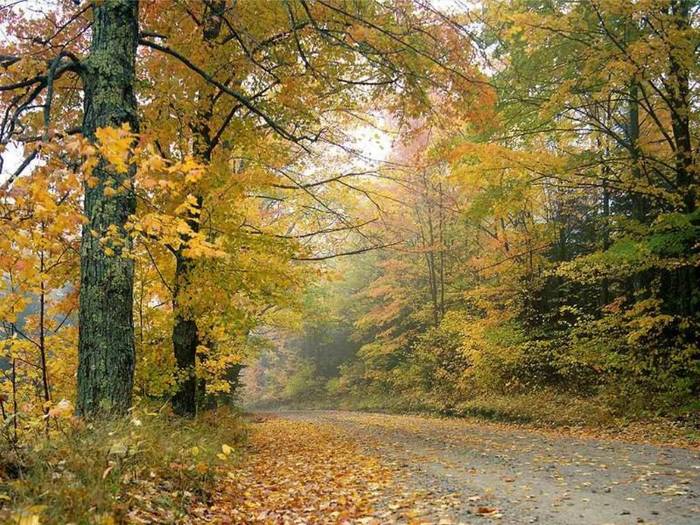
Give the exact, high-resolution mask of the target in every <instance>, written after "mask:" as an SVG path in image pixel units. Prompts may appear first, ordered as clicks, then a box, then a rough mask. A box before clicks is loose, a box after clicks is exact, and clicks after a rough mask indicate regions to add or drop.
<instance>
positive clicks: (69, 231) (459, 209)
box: [0, 0, 700, 523]
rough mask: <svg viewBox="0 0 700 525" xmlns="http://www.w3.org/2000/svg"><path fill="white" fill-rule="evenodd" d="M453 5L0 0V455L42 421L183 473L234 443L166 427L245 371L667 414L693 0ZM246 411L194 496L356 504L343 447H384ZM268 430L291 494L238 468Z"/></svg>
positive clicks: (693, 253) (684, 368) (130, 470)
mask: <svg viewBox="0 0 700 525" xmlns="http://www.w3.org/2000/svg"><path fill="white" fill-rule="evenodd" d="M477 4H478V5H474V6H471V5H469V6H467V5H462V3H460V2H456V3H455V4H454V5H452V4H450V5H445V6H442V5H441V3H433V2H429V1H426V0H405V1H404V0H402V1H396V2H379V1H374V0H371V1H370V0H368V1H362V2H356V1H351V0H288V1H287V0H285V1H282V0H280V1H276V2H269V1H267V0H238V1H228V0H202V1H190V0H176V1H166V0H144V1H141V2H139V1H138V0H99V1H97V0H96V1H93V2H75V1H73V0H50V1H48V0H47V1H45V2H30V1H23V0H18V1H16V2H10V3H7V5H3V6H2V7H0V31H2V34H3V42H2V44H1V45H0V73H1V78H0V173H1V174H2V175H1V177H2V178H1V179H0V279H1V280H2V289H1V290H0V326H1V327H2V332H0V416H1V417H2V425H1V426H0V440H1V441H0V452H3V454H4V451H5V450H7V454H6V455H7V457H11V458H12V459H11V460H7V461H5V460H4V459H3V458H2V457H0V477H2V476H3V473H4V472H6V471H7V472H9V471H11V470H12V469H19V470H21V469H23V468H25V467H26V468H29V467H27V466H28V465H31V461H30V460H29V459H28V456H29V455H30V454H29V453H28V452H27V451H31V450H32V448H31V445H30V444H31V443H33V442H37V443H40V445H38V446H37V448H36V450H37V451H39V452H41V453H42V454H43V453H44V451H42V449H41V447H43V446H44V445H43V444H44V443H52V441H51V440H55V443H56V445H55V449H54V448H52V447H53V445H47V448H46V450H64V451H66V452H65V453H66V454H68V455H70V463H71V465H72V467H71V468H74V469H76V470H79V471H81V472H85V473H86V474H85V479H87V480H93V481H94V480H98V479H101V480H102V481H103V482H105V483H104V484H105V486H108V487H111V488H110V489H109V490H114V491H115V492H114V493H122V494H129V498H132V496H133V494H132V493H133V490H132V489H129V488H128V487H127V485H128V484H129V483H130V482H131V480H132V479H133V480H138V481H139V482H143V483H144V485H145V486H148V487H149V490H151V491H152V493H153V494H152V495H155V494H158V491H159V489H158V488H157V485H158V483H159V481H158V480H160V479H162V480H163V481H164V483H172V482H173V481H172V479H174V478H177V479H179V482H178V483H180V484H183V483H185V484H186V483H191V484H194V485H197V486H201V487H202V491H203V492H204V491H205V490H208V489H205V488H204V487H208V486H209V485H207V484H208V483H210V482H211V481H212V480H213V479H216V476H217V475H219V474H215V473H214V471H215V470H216V469H217V468H223V467H221V465H225V464H226V463H227V462H228V461H229V459H231V458H230V456H231V455H232V452H233V450H234V449H233V448H231V447H230V446H229V445H228V444H225V443H224V444H225V447H223V448H222V447H221V444H214V445H212V443H210V442H209V441H207V440H204V441H206V443H204V441H202V442H201V443H200V441H198V440H199V437H198V436H197V435H196V434H206V433H207V431H206V430H203V429H205V428H206V426H207V425H214V423H215V421H214V419H215V418H216V417H218V416H217V414H221V415H222V417H224V418H225V419H226V425H229V426H230V427H231V428H232V426H235V425H234V424H233V423H232V422H231V421H230V420H229V418H228V417H227V416H226V415H227V414H229V412H228V409H227V408H226V407H224V406H222V405H231V404H235V403H236V401H237V396H238V394H239V388H240V386H241V384H242V383H245V384H246V386H247V394H248V396H249V398H251V399H252V400H253V401H255V402H258V403H261V404H265V405H270V404H280V403H282V404H290V403H293V404H299V405H305V406H308V405H310V404H315V405H318V406H331V405H332V406H337V405H346V406H352V407H360V408H367V407H371V408H382V409H384V408H394V409H411V410H415V409H418V410H426V411H430V412H439V413H455V414H471V413H477V414H487V415H496V416H501V417H512V418H516V419H530V420H537V421H545V422H555V423H565V424H567V425H568V424H600V423H601V422H608V421H611V420H613V419H615V418H620V419H622V420H626V419H627V418H637V419H640V420H643V419H644V418H646V417H648V416H649V414H655V415H661V416H663V417H666V418H676V419H679V420H682V421H693V420H694V418H697V409H698V406H697V396H698V394H700V350H699V349H698V343H697V339H698V338H697V334H698V326H699V325H700V319H699V318H698V301H699V300H700V289H698V284H697V283H698V263H699V260H700V259H699V257H698V254H699V250H698V246H699V235H698V233H699V231H700V215H699V212H698V210H697V192H698V180H697V178H698V154H699V153H698V152H699V151H700V150H699V146H698V144H700V142H699V140H700V139H699V137H698V129H700V127H699V122H700V121H699V120H698V116H699V115H698V111H699V110H700V105H699V104H698V89H699V87H700V83H699V82H698V79H699V75H700V69H699V67H700V66H699V64H700V60H699V59H698V58H699V57H698V52H699V50H700V45H699V42H700V25H699V23H698V20H699V18H698V13H699V7H698V3H697V2H695V1H693V0H638V1H635V2H628V1H622V0H593V1H589V2H570V1H568V0H551V1H548V2H541V1H534V0H508V1H505V0H484V1H483V2H479V3H477ZM377 144H384V145H386V148H387V149H388V151H387V152H382V151H379V150H380V149H381V148H380V147H379V146H378V145H377ZM375 157H379V158H375ZM156 405H157V406H156ZM168 405H170V406H171V408H172V411H170V410H166V407H167V406H168ZM73 407H75V409H74V408H73ZM153 407H156V408H153ZM581 407H584V408H583V409H582V408H581ZM73 412H75V414H76V415H77V416H81V417H83V418H84V420H81V419H80V418H73V417H71V416H72V414H73ZM208 412H209V414H208ZM198 413H200V414H199V415H198ZM113 415H118V416H120V417H121V418H116V419H113V420H112V419H111V418H106V417H105V416H113ZM173 415H176V416H187V418H190V419H189V420H188V419H182V421H183V423H182V425H184V427H183V428H184V429H183V433H182V441H183V444H182V446H179V445H178V444H168V446H164V445H163V442H162V441H161V440H162V439H164V438H163V436H161V435H160V434H163V433H165V434H167V433H168V432H170V431H171V430H172V428H174V427H177V425H179V424H180V423H178V422H177V421H178V420H177V419H172V418H173ZM207 418H210V419H207ZM100 419H102V420H101V421H100ZM108 419H109V421H107V420H108ZM85 420H87V421H85ZM144 420H146V421H147V424H146V425H145V427H146V428H144ZM86 425H87V426H86ZM262 428H263V429H270V430H269V431H270V432H271V433H272V434H274V435H272V436H266V435H265V430H263V431H259V432H257V433H254V434H253V438H252V442H253V443H255V446H257V447H259V448H260V449H261V450H262V451H263V455H261V456H259V457H257V458H254V459H252V460H251V461H249V462H248V463H242V465H243V466H242V467H241V469H242V470H240V471H239V472H238V473H237V474H235V475H231V476H229V483H230V486H228V488H227V489H226V490H225V491H223V492H222V493H220V494H218V496H220V498H219V500H217V501H220V502H221V505H222V506H223V507H226V506H227V505H229V504H231V502H232V501H234V500H235V501H237V502H239V503H240V505H239V506H238V508H239V511H240V512H241V513H243V514H244V515H242V516H241V515H236V518H237V519H240V520H242V521H243V522H245V520H246V519H249V517H250V515H252V514H255V516H257V517H256V519H259V521H265V520H266V519H270V520H272V519H276V518H278V517H279V516H282V515H286V514H285V513H290V512H293V513H296V514H295V515H297V514H298V515H301V514H303V513H305V512H306V510H304V509H305V508H307V504H308V508H312V507H313V506H314V505H315V503H316V502H319V501H323V505H324V509H325V510H326V511H327V512H326V514H327V515H330V514H333V516H334V518H337V519H338V520H340V519H344V517H347V518H348V519H350V517H352V518H358V517H359V516H364V515H369V514H371V513H372V512H373V511H372V509H370V507H371V505H370V503H374V502H375V500H376V496H377V493H376V492H377V491H375V490H370V491H369V492H367V491H366V490H364V489H366V487H364V488H363V487H362V485H363V483H364V481H362V480H360V477H355V476H354V475H346V474H347V472H345V471H344V470H343V469H344V468H345V467H344V466H343V465H344V464H345V463H353V462H356V463H358V465H361V468H360V469H359V470H360V471H361V473H362V475H363V476H366V479H371V480H372V483H377V484H382V485H383V483H384V481H385V478H386V477H387V472H386V471H385V470H384V469H382V468H380V467H378V466H377V465H374V464H372V462H371V461H369V460H367V459H366V458H365V457H363V456H362V455H361V454H359V453H358V452H357V451H356V450H355V449H353V447H352V446H351V445H349V444H348V443H346V442H344V441H342V439H341V440H338V437H337V436H336V435H335V434H333V433H324V432H320V433H316V431H315V430H314V429H313V428H311V427H307V426H305V425H295V424H286V423H282V422H268V421H265V422H264V426H263V427H262ZM151 429H152V430H151ZM228 430H229V428H223V427H222V428H218V429H217V432H219V433H220V434H219V433H215V434H216V435H217V436H219V435H221V436H222V437H221V439H223V435H225V434H226V432H227V431H228ZM149 432H151V433H150V434H149ZM305 433H308V434H309V435H312V436H313V439H312V440H311V443H306V442H304V441H303V440H300V439H299V436H298V435H296V434H305ZM117 435H118V436H120V437H119V439H117V438H116V437H114V436H117ZM74 436H78V437H76V438H75V439H77V440H78V441H80V440H83V439H84V440H85V443H86V447H87V448H88V449H90V450H93V451H98V452H95V454H98V455H99V454H101V452H99V451H100V450H101V449H102V448H106V451H103V452H105V455H106V457H107V458H109V459H108V463H107V464H105V465H101V464H100V465H97V466H95V465H92V466H88V465H86V464H85V463H84V462H82V461H80V458H77V457H76V455H77V453H76V451H75V448H76V446H75V443H76V442H77V441H76V442H74V441H73V439H74ZM212 439H214V438H213V437H212ZM216 439H219V438H218V437H217V438H216ZM44 440H46V441H44ZM100 440H102V441H104V440H106V441H107V443H106V444H105V443H101V442H100ZM80 442H82V441H80ZM278 442H279V443H283V444H285V445H286V446H288V447H289V448H290V451H287V453H286V455H285V456H284V458H283V459H279V461H278V458H276V457H273V454H272V452H271V451H272V449H273V448H274V447H275V446H276V443H278ZM142 443H147V444H148V445H146V446H147V447H150V448H151V449H153V450H158V449H163V450H162V452H163V453H162V454H160V453H158V454H156V453H154V454H153V457H152V458H151V459H149V460H148V461H147V460H146V459H144V460H143V463H139V461H141V460H136V459H133V458H132V457H131V456H130V454H129V451H130V450H131V449H132V448H133V449H137V448H138V447H140V446H141V444H142ZM196 443H200V444H196ZM205 445H206V447H205ZM200 446H201V449H202V451H204V449H205V448H206V449H207V450H206V452H202V455H201V456H200V455H199V454H200ZM336 446H337V448H342V454H341V453H339V454H338V457H337V458H335V459H336V460H337V461H333V462H331V463H332V468H331V469H330V471H329V472H324V470H323V468H324V465H323V462H322V461H321V459H320V458H322V457H323V456H324V455H325V454H330V453H331V452H330V451H331V450H332V449H333V448H334V447H336ZM1 447H6V448H1ZM297 452H298V453H299V454H301V455H303V456H304V457H306V458H307V459H309V460H310V463H309V464H308V465H305V467H306V468H305V469H300V470H299V472H297V473H298V474H299V475H300V476H302V477H303V478H304V479H306V480H308V486H309V487H313V491H312V492H311V493H308V494H304V493H302V492H303V491H300V490H298V483H296V482H294V481H293V480H292V479H288V478H286V477H285V480H286V481H285V483H287V482H288V484H289V487H290V488H288V491H287V492H279V493H278V492H275V490H269V485H268V484H267V482H265V481H260V478H262V477H264V475H263V474H262V473H261V472H262V471H263V470H266V469H268V468H271V469H280V470H284V471H285V472H287V471H289V469H288V465H287V463H288V462H290V461H292V456H293V455H294V454H295V453H297ZM56 453H58V452H56ZM46 454H49V453H48V452H46ZM42 457H43V456H42ZM46 457H47V458H49V456H46ZM127 458H128V459H127ZM132 460H133V463H131V461H132ZM217 462H223V463H217ZM47 463H49V464H51V465H53V464H54V463H56V462H55V461H54V459H47ZM59 463H60V462H59ZM166 463H167V464H168V465H171V464H172V465H175V467H173V469H171V471H168V472H167V473H165V472H162V471H161V470H159V469H158V468H157V465H156V464H160V467H163V470H164V471H167V470H168V468H165V467H164V465H165V464H166ZM215 465H218V466H216V467H215ZM32 468H35V465H34V466H32V467H31V468H29V470H30V471H31V470H32ZM51 468H52V469H53V467H51ZM150 469H153V471H154V472H155V471H156V470H157V471H158V473H155V474H154V476H152V478H154V479H153V480H151V478H149V479H148V480H146V477H147V476H144V475H143V473H144V472H147V471H149V470H150ZM49 470H51V469H49ZM98 470H99V472H98ZM302 470H303V473H302ZM47 472H48V471H47ZM112 472H114V473H116V472H119V476H116V475H115V476H113V477H115V479H114V480H111V478H110V476H111V473H112ZM248 473H250V474H251V477H250V479H247V474H248ZM51 475H52V476H53V475H59V476H63V472H62V470H61V469H59V468H57V469H53V471H52V472H51ZM285 476H287V474H285ZM20 477H21V475H20ZM117 477H118V478H119V479H116V478H117ZM363 479H364V478H363ZM358 480H360V481H358ZM295 483H296V485H295ZM40 486H43V485H42V484H41V483H37V490H39V488H38V487H40ZM178 486H179V485H178ZM294 487H297V488H294ZM25 488H26V487H25ZM132 488H133V487H132ZM181 488H182V490H183V498H184V499H187V498H189V496H184V493H185V492H188V489H187V488H186V487H184V488H183V487H181ZM333 489H337V490H338V491H340V492H342V493H343V498H344V500H343V501H340V499H338V500H329V501H326V500H325V499H327V498H328V495H329V491H332V490H333ZM3 490H5V489H3ZM12 490H13V491H14V492H12V493H13V494H19V493H20V492H21V490H19V489H17V490H15V489H12ZM80 490H83V489H80ZM377 490H379V489H377ZM31 492H32V489H31V487H30V488H29V489H28V492H27V493H26V494H25V496H26V497H27V498H30V497H33V496H30V495H28V494H29V493H31ZM40 492H41V491H40ZM44 492H46V491H44ZM8 493H9V492H8ZM246 493H248V496H246V495H245V494H246ZM252 493H255V496H254V498H253V497H251V496H250V494H252ZM358 494H359V495H358ZM2 496H4V492H0V513H1V512H2V511H3V508H2V507H3V505H4V503H3V502H4V501H5V500H4V499H3V498H2ZM13 497H14V496H13ZM17 497H19V496H17ZM23 497H24V496H23ZM76 497H77V496H75V494H73V493H71V494H70V495H67V496H65V501H59V502H58V503H57V505H58V507H60V509H61V511H63V512H65V513H69V514H70V515H71V516H75V517H76V518H75V519H76V521H80V520H81V519H82V514H81V512H83V511H82V510H77V511H75V509H73V506H74V503H75V498H76ZM154 497H155V496H154ZM324 498H325V499H324ZM59 499H60V498H59ZM134 499H138V498H135V497H134ZM184 499H183V501H184ZM239 500H240V501H239ZM108 501H109V497H105V498H104V500H103V499H102V497H101V496H100V503H99V507H100V512H102V511H104V512H106V514H105V515H104V520H106V521H104V522H105V523H109V519H112V514H110V512H111V510H110V509H109V505H108ZM195 501H196V502H195ZM181 504H182V505H185V506H186V505H192V506H194V507H197V505H199V500H197V499H196V498H194V499H192V500H191V501H190V500H187V502H186V503H182V502H181ZM129 505H131V504H129ZM314 508H315V507H314ZM71 509H72V510H71ZM483 509H485V510H484V512H480V511H478V512H477V513H478V514H483V515H491V514H493V513H495V514H498V509H491V508H490V507H486V506H485V507H483ZM74 511H75V512H74ZM161 511H162V514H160V517H161V518H162V519H174V517H173V516H174V514H172V513H171V512H170V511H169V510H163V509H160V510H159V512H161ZM120 512H122V511H121V510H120V511H119V512H116V511H115V515H117V514H119V513H120ZM129 512H131V517H133V518H134V519H136V517H137V516H140V512H141V510H140V507H139V505H134V508H129V510H128V511H127V514H128V513H129ZM178 512H180V507H178ZM197 512H202V513H204V514H206V511H205V510H203V509H202V508H199V507H197ZM309 512H311V511H309ZM314 512H315V511H314ZM319 512H321V514H323V512H322V510H319ZM204 514H202V515H204ZM119 515H120V516H121V514H119ZM310 515H313V513H311V514H310ZM32 516H34V514H33V513H30V517H31V519H34V518H33V517H32ZM163 516H167V518H163ZM3 517H4V516H3V515H2V514H0V518H3ZM314 517H315V516H314ZM18 519H19V518H18ZM22 519H23V518H22ZM90 519H92V518H90ZM96 519H98V518H96ZM102 519H103V517H99V519H98V521H99V520H102ZM299 519H301V518H299ZM319 519H320V518H319ZM100 522H102V521H100Z"/></svg>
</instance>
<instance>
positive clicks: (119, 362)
mask: <svg viewBox="0 0 700 525" xmlns="http://www.w3.org/2000/svg"><path fill="white" fill-rule="evenodd" d="M93 17H94V21H93V25H92V43H91V47H90V54H89V56H88V58H87V59H86V60H85V61H84V62H83V82H84V89H85V98H84V111H85V113H84V116H83V133H84V134H85V136H86V137H88V138H89V139H91V140H94V139H95V131H96V130H97V129H98V128H101V127H109V126H121V125H122V124H124V123H128V124H129V126H130V128H131V130H132V131H134V132H136V131H138V116H137V112H136V97H135V95H134V80H135V73H134V69H135V58H136V47H137V42H138V0H103V1H102V2H95V4H94V5H93ZM134 171H135V168H134V166H131V167H130V169H129V170H128V172H127V173H125V174H123V173H118V172H116V171H115V170H114V169H113V168H112V167H111V166H110V165H108V164H107V163H106V162H105V161H104V160H101V161H100V162H99V164H98V166H97V167H96V168H95V170H94V171H93V173H92V175H93V177H95V178H96V179H97V184H96V185H94V186H93V187H90V186H89V185H86V186H85V215H86V217H87V223H86V224H85V225H84V227H83V235H82V241H81V252H80V259H81V262H80V335H79V364H78V403H77V409H78V413H79V414H81V415H84V416H95V415H98V414H113V413H122V412H124V411H126V410H127V409H128V408H129V406H130V404H131V393H132V387H133V376H134V361H135V356H134V323H133V312H132V308H133V283H134V264H133V261H132V260H131V259H130V258H128V257H125V256H124V253H123V252H124V251H125V250H128V248H130V241H129V237H128V235H127V233H126V231H125V224H126V222H127V220H128V218H129V216H130V215H131V214H133V213H134V212H135V211H136V200H135V197H134V193H133V191H132V184H133V176H134ZM107 185H112V186H113V187H115V188H120V187H122V186H123V187H125V188H126V191H119V192H117V194H116V195H113V196H110V197H108V196H106V195H105V194H104V189H105V187H107ZM112 225H114V226H116V228H117V232H119V233H120V234H121V235H120V238H121V240H122V241H123V243H113V244H110V246H109V247H110V248H111V249H112V250H113V251H114V253H113V254H110V255H108V254H107V253H105V248H106V247H107V246H106V245H105V243H104V242H103V239H104V238H105V237H106V233H107V231H108V229H109V228H110V226H112Z"/></svg>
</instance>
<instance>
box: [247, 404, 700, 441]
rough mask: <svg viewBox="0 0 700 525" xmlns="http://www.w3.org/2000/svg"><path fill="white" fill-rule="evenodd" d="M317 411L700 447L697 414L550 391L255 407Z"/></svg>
mask: <svg viewBox="0 0 700 525" xmlns="http://www.w3.org/2000/svg"><path fill="white" fill-rule="evenodd" d="M284 408H286V409H312V410H313V409H318V410H350V411H357V412H380V413H388V414H411V415H421V416H428V417H440V418H442V417H456V418H460V419H465V420H470V421H472V422H474V423H477V424H489V425H494V426H498V427H503V426H509V427H517V428H522V429H527V430H534V431H544V432H549V433H555V434H559V435H571V436H578V437H591V438H598V439H617V440H621V441H627V442H630V443H652V444H657V445H669V446H678V447H684V448H700V414H698V413H697V412H696V413H688V414H683V415H679V416H677V417H668V416H662V415H657V414H651V413H643V412H639V413H635V414H632V415H630V414H627V415H620V414H616V413H615V412H614V411H612V410H610V409H609V408H606V407H605V405H603V404H601V403H599V402H596V400H591V399H583V398H572V397H570V396H563V395H561V394H556V393H552V392H541V393H537V394H527V395H519V396H512V397H503V396H489V397H486V396H484V397H479V398H475V399H472V400H470V401H467V402H463V403H460V404H456V405H454V406H451V407H449V408H446V407H445V406H444V405H440V404H438V403H429V402H425V401H421V400H407V399H403V398H400V397H395V398H393V399H386V398H384V397H382V396H365V397H355V398H351V397H335V398H316V399H306V400H303V401H302V400H286V401H277V402H267V403H259V404H257V405H255V406H253V407H250V409H251V410H255V409H259V410H263V409H268V410H269V409H273V410H274V409H284Z"/></svg>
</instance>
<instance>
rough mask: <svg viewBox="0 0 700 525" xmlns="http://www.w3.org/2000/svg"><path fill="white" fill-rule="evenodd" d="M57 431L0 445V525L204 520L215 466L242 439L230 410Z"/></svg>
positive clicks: (135, 414) (134, 416) (140, 414)
mask: <svg viewBox="0 0 700 525" xmlns="http://www.w3.org/2000/svg"><path fill="white" fill-rule="evenodd" d="M53 423H55V427H56V428H55V429H54V427H53ZM53 423H52V431H51V433H50V435H49V436H48V437H47V436H41V437H40V435H34V436H30V435H25V436H22V435H20V438H24V439H20V441H19V442H18V443H16V444H13V443H11V442H8V441H5V442H2V443H0V523H19V524H21V525H25V524H31V525H37V524H39V523H41V524H42V525H45V524H65V523H76V524H117V523H132V522H141V523H153V522H155V523H186V522H188V519H189V518H188V516H193V515H197V514H202V515H204V514H206V508H207V502H208V499H209V497H210V493H211V492H210V490H211V488H212V483H213V481H214V479H215V473H216V470H217V468H218V467H221V466H224V465H227V464H230V463H232V462H235V461H236V458H237V457H238V450H240V445H241V444H242V443H243V441H244V438H245V429H244V426H243V423H242V422H241V419H240V417H239V416H238V414H236V413H235V412H234V411H233V410H231V409H219V410H216V411H212V412H207V413H205V414H202V415H200V416H198V417H196V418H194V419H191V420H187V419H181V418H176V417H173V416H171V415H167V414H161V413H159V412H157V411H150V410H148V409H137V410H133V411H132V412H131V413H130V415H129V416H128V417H125V418H120V419H113V420H109V421H100V422H99V423H97V422H94V423H85V422H84V421H81V420H79V419H75V418H68V419H63V420H60V421H58V420H57V421H54V422H53Z"/></svg>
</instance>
